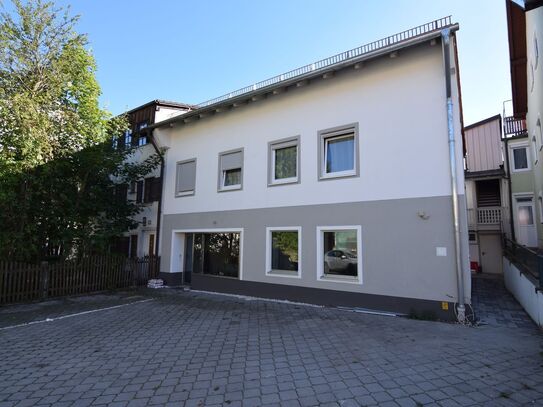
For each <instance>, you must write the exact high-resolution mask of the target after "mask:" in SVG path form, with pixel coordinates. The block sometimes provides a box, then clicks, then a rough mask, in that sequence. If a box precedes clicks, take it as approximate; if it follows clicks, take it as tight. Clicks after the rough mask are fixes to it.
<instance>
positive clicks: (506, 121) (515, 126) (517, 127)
mask: <svg viewBox="0 0 543 407" xmlns="http://www.w3.org/2000/svg"><path fill="white" fill-rule="evenodd" d="M503 131H504V133H505V136H520V135H523V134H526V132H527V130H526V120H524V119H517V118H516V117H513V116H509V117H504V118H503Z"/></svg>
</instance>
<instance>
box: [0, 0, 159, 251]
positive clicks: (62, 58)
mask: <svg viewBox="0 0 543 407" xmlns="http://www.w3.org/2000/svg"><path fill="white" fill-rule="evenodd" d="M12 5H13V7H12V8H10V11H8V10H7V9H3V11H2V12H1V13H0V225H1V227H0V256H4V257H9V258H14V259H21V260H36V259H39V258H43V257H46V256H47V255H48V254H50V253H51V252H52V248H53V247H55V248H57V249H56V250H57V251H58V250H60V252H61V253H62V255H64V256H66V255H69V254H73V253H77V254H82V253H87V252H95V251H104V250H106V248H107V245H108V242H109V240H110V239H111V237H112V236H114V235H118V234H120V233H122V232H124V231H127V230H128V229H129V228H130V227H132V226H134V222H133V221H132V217H133V215H134V214H136V213H137V212H138V211H139V210H140V208H139V206H138V205H136V204H135V203H134V202H126V199H125V198H119V197H118V196H119V194H117V198H116V199H114V196H115V194H114V191H117V192H118V191H122V190H123V188H120V187H119V186H120V185H126V184H127V183H129V182H131V181H134V180H137V179H141V178H143V177H144V176H145V174H147V173H148V172H149V171H151V170H152V169H153V168H155V167H156V166H157V165H158V157H157V156H152V157H151V158H150V159H149V160H147V161H146V162H144V163H139V164H128V163H127V160H126V159H127V157H128V155H130V153H131V152H130V150H123V151H119V150H116V149H114V148H112V145H111V138H112V136H113V135H121V134H122V133H123V131H124V129H126V128H127V120H126V118H125V117H117V118H111V117H110V115H109V114H108V113H107V112H106V111H105V110H103V109H101V108H100V106H99V102H98V98H99V96H100V87H99V85H98V82H97V80H96V77H95V74H96V63H95V61H94V58H93V56H92V54H91V53H90V52H89V50H88V49H87V48H86V47H87V45H88V44H87V38H86V36H85V35H82V34H79V33H77V32H76V30H75V25H76V23H77V20H78V17H77V16H71V15H70V12H69V9H61V8H57V7H56V6H55V5H54V4H53V3H52V2H49V1H42V0H33V1H27V2H23V1H21V0H13V3H12ZM59 248H60V249H59Z"/></svg>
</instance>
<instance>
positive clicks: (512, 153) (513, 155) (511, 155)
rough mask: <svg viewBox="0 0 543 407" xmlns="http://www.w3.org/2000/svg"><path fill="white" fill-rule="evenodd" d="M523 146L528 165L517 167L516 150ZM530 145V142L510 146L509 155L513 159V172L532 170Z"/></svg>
mask: <svg viewBox="0 0 543 407" xmlns="http://www.w3.org/2000/svg"><path fill="white" fill-rule="evenodd" d="M519 148H523V149H525V150H526V162H527V164H528V166H527V167H526V168H518V169H517V168H515V154H514V150H516V149H519ZM528 150H530V145H529V144H528V143H522V144H511V145H510V146H509V157H510V159H511V163H512V165H511V172H526V171H531V170H532V161H531V160H530V152H529V151H528Z"/></svg>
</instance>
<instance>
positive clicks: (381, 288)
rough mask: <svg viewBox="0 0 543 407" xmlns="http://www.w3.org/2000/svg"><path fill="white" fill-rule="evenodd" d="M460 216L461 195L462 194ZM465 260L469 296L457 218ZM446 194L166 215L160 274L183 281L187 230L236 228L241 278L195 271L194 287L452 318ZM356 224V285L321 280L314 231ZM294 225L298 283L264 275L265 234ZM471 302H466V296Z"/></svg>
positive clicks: (175, 282)
mask: <svg viewBox="0 0 543 407" xmlns="http://www.w3.org/2000/svg"><path fill="white" fill-rule="evenodd" d="M460 202H461V205H462V208H461V211H460V213H461V214H465V213H466V211H465V197H464V196H460ZM460 224H461V231H462V233H461V236H462V258H463V263H464V264H463V266H464V269H465V270H466V274H467V276H465V277H466V278H465V279H464V281H465V284H467V285H466V292H467V293H469V292H470V285H469V263H468V253H469V249H468V234H467V220H466V218H465V215H463V217H462V219H461V222H460ZM452 225H453V220H452V199H451V197H450V196H440V197H424V198H409V199H398V200H383V201H371V202H352V203H341V204H326V205H309V206H290V207H276V208H261V209H246V210H234V211H221V212H203V213H187V214H167V215H164V217H163V229H162V237H161V239H162V244H161V256H162V259H163V260H162V262H161V277H162V278H164V280H165V281H166V283H167V284H168V285H178V284H182V283H183V274H182V270H183V269H182V266H181V265H180V264H179V262H178V261H176V259H179V258H180V257H182V256H183V248H182V247H181V246H182V245H179V244H177V243H176V240H177V239H178V238H179V236H180V235H182V234H184V233H187V232H191V231H202V230H205V231H214V230H217V231H228V230H232V231H241V251H240V266H241V272H240V278H239V279H233V278H225V277H216V276H208V275H203V274H195V273H193V274H192V281H191V286H192V288H193V289H199V290H206V291H217V292H225V293H233V294H245V295H253V296H258V297H265V298H278V299H285V300H291V301H299V302H308V303H316V304H322V305H343V306H356V307H363V308H370V309H376V310H386V311H392V312H399V313H406V314H413V313H414V314H419V313H424V314H428V313H432V314H434V315H436V316H437V317H439V318H443V319H448V318H452V316H453V308H454V307H453V306H454V303H455V302H456V299H457V296H458V293H457V279H456V269H455V262H454V256H455V253H454V233H453V227H452ZM341 226H343V227H345V226H353V227H359V228H360V230H361V255H360V256H359V262H360V265H361V267H360V268H359V271H360V272H361V276H362V278H361V281H360V282H356V283H353V282H345V281H338V280H329V279H322V278H319V274H318V271H317V270H318V262H319V260H320V259H322V257H319V254H318V247H317V246H318V243H317V242H318V233H319V228H322V227H331V228H333V227H341ZM270 227H298V228H299V230H300V233H301V250H300V256H301V259H300V260H301V267H300V272H299V273H300V274H299V278H288V277H284V276H280V275H272V274H267V273H266V251H267V250H268V247H267V241H266V240H267V230H266V228H270ZM468 302H469V298H468Z"/></svg>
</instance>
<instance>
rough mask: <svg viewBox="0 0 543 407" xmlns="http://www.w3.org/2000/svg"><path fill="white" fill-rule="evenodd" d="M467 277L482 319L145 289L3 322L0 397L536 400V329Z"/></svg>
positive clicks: (539, 389) (124, 401) (539, 379)
mask: <svg viewBox="0 0 543 407" xmlns="http://www.w3.org/2000/svg"><path fill="white" fill-rule="evenodd" d="M492 284H494V285H495V283H492ZM474 286H475V287H477V286H478V287H479V288H481V287H483V289H482V291H481V292H480V293H475V294H476V295H474V305H476V306H477V307H478V309H479V311H480V315H483V316H484V317H485V318H486V319H487V320H488V321H491V323H486V325H481V326H479V327H475V328H467V327H463V326H459V325H454V324H444V323H438V322H425V321H413V320H407V319H401V318H387V317H379V316H375V315H364V314H360V313H351V312H344V311H341V310H337V309H332V308H314V307H305V306H299V305H292V304H282V303H270V302H264V301H250V302H246V301H240V300H238V299H235V298H229V297H225V296H217V295H209V294H203V293H195V292H180V291H173V290H167V289H166V290H163V291H161V292H160V293H159V292H157V291H147V290H145V291H142V295H143V296H149V298H153V299H154V300H153V301H150V302H147V303H138V304H134V305H130V306H127V307H122V308H117V309H112V310H107V311H102V312H96V313H92V314H86V315H82V316H78V317H74V318H68V319H63V320H57V321H54V322H51V323H48V324H34V325H31V326H25V327H20V328H13V329H10V330H6V331H3V332H2V335H0V360H2V363H1V364H0V407H2V406H4V407H6V406H13V405H16V404H17V403H21V404H24V403H27V404H28V405H32V404H35V405H55V406H56V405H72V404H77V405H81V406H83V405H88V404H90V403H92V405H105V404H109V405H133V406H138V405H176V406H178V407H181V406H182V405H185V406H187V407H188V406H191V405H192V406H198V407H202V406H205V407H212V406H218V405H223V406H228V407H240V406H241V407H243V406H264V405H268V406H275V405H279V406H293V407H295V406H304V407H305V406H317V405H323V406H324V405H330V406H332V405H341V406H343V407H345V406H347V407H349V406H355V405H357V406H358V405H377V404H379V405H385V406H386V405H391V406H393V405H398V406H416V405H417V403H420V404H425V405H430V406H432V405H491V406H494V405H496V406H499V405H515V404H536V405H537V403H541V401H542V400H543V369H542V366H541V356H540V355H539V353H538V352H539V350H540V349H542V348H543V339H542V334H541V332H539V331H538V330H537V328H536V327H535V325H534V324H532V323H530V321H529V320H527V317H526V316H525V314H523V311H522V310H519V308H518V304H515V303H512V302H511V301H514V300H511V297H510V296H509V297H508V294H506V295H504V294H503V292H502V291H500V290H497V291H496V292H498V293H500V294H499V295H500V296H501V297H500V298H496V295H494V296H492V295H491V294H492V293H491V290H490V289H488V287H486V288H485V283H479V282H475V284H474ZM487 286H488V284H487ZM498 288H499V287H498ZM93 298H95V297H92V296H89V297H88V298H87V301H88V302H92V301H94V300H93ZM96 298H97V297H96ZM495 305H496V307H494V306H495ZM41 306H43V307H45V308H47V306H48V305H47V303H43V305H40V307H41ZM493 307H494V308H493ZM493 309H494V311H492V310H493ZM11 310H13V311H11ZM496 310H498V311H496ZM6 312H8V313H9V312H12V313H13V314H16V315H19V316H21V315H24V312H21V309H20V308H17V307H13V308H10V307H7V308H2V309H0V324H1V323H2V322H1V321H2V316H3V315H5V313H6ZM51 316H54V315H51ZM82 332H84V334H82ZM42 338H47V341H48V343H47V347H46V348H45V347H44V346H43V344H42V342H41V341H40V340H41V339H42ZM104 344H107V346H106V345H104ZM149 344H152V347H151V348H150V346H149ZM150 349H152V351H150ZM38 365H39V366H45V367H33V366H38ZM34 399H35V400H34Z"/></svg>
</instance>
